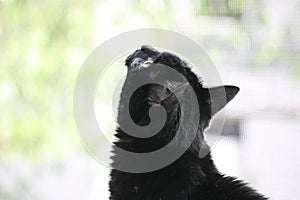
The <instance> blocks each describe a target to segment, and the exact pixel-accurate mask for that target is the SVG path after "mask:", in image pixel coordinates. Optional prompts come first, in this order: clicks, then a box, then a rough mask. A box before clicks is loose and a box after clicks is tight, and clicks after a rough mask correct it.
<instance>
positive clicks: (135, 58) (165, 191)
mask: <svg viewBox="0 0 300 200" xmlns="http://www.w3.org/2000/svg"><path fill="white" fill-rule="evenodd" d="M148 60H152V61H153V63H157V64H163V65H166V66H169V67H170V68H172V69H175V70H176V71H177V72H179V73H180V74H182V75H183V77H185V79H186V80H187V81H188V83H189V85H190V86H191V87H192V88H193V90H194V91H195V93H196V96H197V100H198V104H199V105H198V106H199V110H200V111H199V112H200V119H199V122H197V124H198V125H199V126H198V128H197V130H196V131H197V134H196V137H194V139H193V140H192V143H191V144H190V145H189V146H188V147H186V146H185V143H184V141H183V140H184V138H185V137H182V138H179V139H177V140H178V141H177V142H175V143H173V147H172V148H173V149H174V151H176V150H178V149H180V148H186V149H187V150H186V151H185V152H184V153H183V155H181V156H180V157H179V158H178V159H177V160H176V161H174V162H173V163H171V164H169V165H168V166H166V167H163V168H161V169H158V170H156V171H152V172H146V173H129V172H123V171H119V170H117V169H113V170H112V171H111V174H110V175H111V180H110V182H109V186H110V199H111V200H266V199H267V198H265V197H264V196H263V195H261V194H259V193H257V192H256V191H255V190H254V189H252V188H250V187H249V186H247V185H246V184H245V183H244V182H242V181H240V180H237V179H236V178H233V177H229V176H226V175H223V174H222V173H220V172H219V171H218V170H217V168H216V166H215V165H214V162H213V160H212V158H211V154H210V153H208V154H207V155H206V156H205V157H203V158H199V151H200V149H201V146H205V145H206V143H205V141H204V137H203V133H204V131H205V129H206V128H207V127H208V125H209V122H210V120H211V118H212V116H213V115H214V114H215V113H216V112H217V111H219V110H220V109H222V108H223V107H224V106H225V105H226V104H227V103H228V102H229V101H231V100H232V99H233V98H234V96H235V95H236V94H237V93H238V91H239V88H238V87H235V86H224V87H215V88H210V91H212V92H216V93H217V94H218V91H219V90H223V91H224V89H225V92H226V100H225V102H223V103H222V101H218V100H217V101H212V98H211V97H210V95H209V94H210V93H209V91H208V88H205V87H203V85H202V82H201V80H200V79H199V78H198V77H197V76H196V75H195V74H194V73H193V72H192V71H191V69H190V67H189V66H188V65H187V63H186V62H184V61H182V60H181V59H180V58H178V57H177V56H175V55H173V54H170V53H167V52H159V51H157V50H156V49H154V48H152V47H149V46H142V47H141V49H139V50H136V51H135V52H134V53H133V54H132V55H130V56H129V57H128V58H127V59H126V66H127V67H128V73H127V78H126V81H125V83H124V86H123V89H122V93H121V99H120V104H119V113H118V123H119V124H122V123H126V120H128V116H127V115H126V114H125V111H124V109H126V106H129V113H130V117H131V118H132V120H133V121H134V122H135V123H136V124H137V125H139V126H146V125H147V124H149V123H150V117H149V109H150V107H151V106H153V105H157V104H160V105H162V106H163V107H164V108H165V110H166V112H167V113H166V114H167V120H166V122H165V125H164V126H163V128H162V129H161V130H160V131H159V132H158V133H157V134H156V135H154V136H152V137H149V138H138V137H134V136H131V135H129V134H126V132H124V131H123V130H121V128H122V126H121V128H118V129H117V133H116V137H117V138H118V141H117V142H115V146H114V150H116V146H118V147H120V148H122V149H124V150H126V151H130V152H136V153H145V152H151V151H154V150H157V149H160V148H162V147H164V146H165V145H166V144H168V143H169V142H170V141H171V140H172V139H174V137H176V135H175V134H176V133H177V130H178V129H179V127H178V124H179V121H180V119H181V117H182V116H181V111H182V110H183V109H185V108H184V106H186V105H188V104H185V105H181V104H180V105H179V100H178V99H177V96H178V94H176V95H177V96H175V95H174V93H173V92H172V91H176V90H178V88H179V89H180V87H182V85H180V83H181V81H182V80H175V81H174V80H172V81H173V82H172V81H170V80H165V84H164V83H163V84H154V83H150V84H146V85H144V86H142V87H139V88H138V89H137V90H136V91H135V92H134V93H133V94H132V95H129V94H128V91H127V90H126V89H127V88H129V87H130V84H132V83H134V81H135V79H136V78H137V77H139V78H141V77H142V76H144V77H147V78H149V76H151V78H152V79H155V78H156V75H157V76H158V74H159V71H157V68H154V67H152V66H151V65H150V66H149V67H148V68H144V67H143V66H142V65H143V64H144V63H145V62H146V61H148ZM153 69H155V70H153ZM142 78H143V77H142ZM179 95H180V94H179ZM183 99H184V100H185V101H186V102H187V103H188V101H189V97H187V96H185V97H184V98H183ZM214 100H215V99H214ZM126 102H129V105H128V104H127V103H126ZM191 106H192V105H191ZM191 110H193V109H191ZM189 116H190V121H193V112H191V113H190V115H189ZM184 129H185V130H183V133H184V134H186V135H187V136H188V135H189V131H190V127H189V124H187V125H185V126H184ZM138 134H139V133H138ZM140 134H141V135H142V134H147V133H142V131H141V133H140ZM112 160H113V163H112V166H113V167H116V166H117V165H122V164H124V165H128V166H130V165H132V166H133V165H135V164H136V163H131V160H130V159H129V158H126V157H124V156H122V155H120V154H118V152H117V151H115V154H114V155H113V156H112ZM116 168H117V167H116Z"/></svg>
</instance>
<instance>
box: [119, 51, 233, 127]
mask: <svg viewBox="0 0 300 200" xmlns="http://www.w3.org/2000/svg"><path fill="white" fill-rule="evenodd" d="M147 61H151V62H153V64H150V65H147V66H146V67H145V65H144V63H145V62H147ZM125 64H126V66H127V68H128V72H127V77H126V81H125V83H124V86H123V89H122V94H121V101H120V106H119V118H118V120H119V122H120V121H122V111H123V109H126V108H128V107H129V113H130V117H131V118H132V120H133V121H134V123H135V124H137V125H139V126H146V125H148V124H149V123H150V121H151V120H150V117H149V109H150V107H152V106H157V105H159V106H163V107H164V109H165V111H166V114H167V121H166V124H167V125H169V126H172V125H176V121H178V120H179V118H180V111H181V109H182V108H181V105H180V103H179V102H180V101H179V99H178V97H180V96H181V98H182V99H183V101H186V102H188V101H189V96H188V95H187V94H186V93H184V91H186V86H187V85H189V86H190V88H192V89H193V90H194V91H193V92H194V93H195V94H196V97H197V100H198V107H199V108H198V109H200V111H198V112H200V122H199V123H200V124H201V123H202V124H204V125H203V127H202V129H203V130H204V129H205V128H206V127H207V125H208V123H209V120H210V119H211V116H212V115H213V114H214V113H215V112H217V111H218V110H220V109H221V108H223V107H224V106H225V105H226V103H227V102H229V101H230V100H231V99H232V98H233V97H234V96H235V94H236V93H237V92H238V88H237V87H235V86H225V87H224V86H222V87H217V88H212V90H219V89H220V88H222V89H224V88H225V92H226V94H227V100H226V102H225V103H223V104H224V105H223V104H222V105H213V104H212V101H211V98H210V95H209V90H208V89H207V88H204V87H203V86H202V83H201V81H200V80H199V78H198V77H197V76H196V75H195V74H194V73H193V72H192V71H191V69H190V67H189V66H188V65H187V64H186V63H185V62H184V61H182V60H181V59H180V58H179V57H177V56H176V55H173V54H171V53H167V52H159V51H157V50H156V49H154V48H152V47H149V46H142V47H141V49H139V50H136V51H135V52H134V53H133V54H131V55H130V56H128V58H127V59H126V62H125ZM169 69H172V70H173V71H176V72H177V73H179V74H181V75H182V76H179V77H178V76H176V77H175V76H169V75H168V74H170V71H169ZM142 82H148V83H146V84H140V83H142ZM139 84H140V86H139V87H137V88H135V86H136V85H139ZM132 89H134V90H133V91H134V92H133V93H130V90H132ZM183 95H185V96H183ZM125 102H129V104H126V103H125ZM185 105H188V104H185ZM188 106H190V107H192V106H193V105H188ZM213 106H215V108H216V109H214V111H213V112H212V107H213ZM189 109H190V110H193V109H191V108H189ZM191 114H192V113H191Z"/></svg>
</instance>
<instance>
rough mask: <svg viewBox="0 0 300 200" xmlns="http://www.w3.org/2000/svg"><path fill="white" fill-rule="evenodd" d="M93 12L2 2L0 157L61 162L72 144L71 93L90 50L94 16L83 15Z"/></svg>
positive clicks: (67, 4)
mask: <svg viewBox="0 0 300 200" xmlns="http://www.w3.org/2000/svg"><path fill="white" fill-rule="evenodd" d="M92 6H93V3H92V2H89V1H82V2H81V1H72V2H71V1H58V0H54V1H13V0H7V1H2V2H1V4H0V19H1V20H0V34H1V37H0V43H1V46H0V52H1V54H0V60H1V62H0V70H1V71H0V91H1V94H0V105H1V112H0V153H1V155H7V154H15V153H17V154H22V155H26V156H29V157H32V158H35V157H36V156H37V155H41V153H42V155H47V156H50V155H55V156H60V154H61V153H62V152H65V150H66V149H62V148H69V145H71V144H72V142H70V141H68V140H70V138H71V137H66V136H68V135H70V134H73V133H74V130H73V129H74V128H73V126H72V118H71V116H72V109H71V106H72V87H73V84H74V80H75V78H76V72H77V70H78V68H79V66H80V64H81V62H82V60H83V58H84V56H86V55H87V53H88V50H89V49H88V46H89V43H90V40H91V36H92V35H91V33H92V32H93V30H92V25H93V16H92V14H91V13H89V12H85V11H86V10H87V9H90V8H91V7H92ZM89 19H90V20H89ZM1 157H3V156H0V158H1Z"/></svg>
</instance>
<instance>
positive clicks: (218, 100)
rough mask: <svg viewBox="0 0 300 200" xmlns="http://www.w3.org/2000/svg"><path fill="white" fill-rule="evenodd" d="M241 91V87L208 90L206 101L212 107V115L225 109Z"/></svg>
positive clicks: (221, 87)
mask: <svg viewBox="0 0 300 200" xmlns="http://www.w3.org/2000/svg"><path fill="white" fill-rule="evenodd" d="M239 91H240V88H239V87H237V86H231V85H224V86H218V87H212V88H207V89H206V94H205V101H206V103H207V104H209V105H210V106H211V114H212V115H214V114H216V113H217V112H218V111H220V110H221V109H222V108H224V107H225V106H226V105H227V103H229V102H230V101H231V100H232V99H233V98H234V97H235V95H236V94H237V93H238V92H239Z"/></svg>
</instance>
